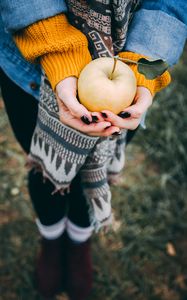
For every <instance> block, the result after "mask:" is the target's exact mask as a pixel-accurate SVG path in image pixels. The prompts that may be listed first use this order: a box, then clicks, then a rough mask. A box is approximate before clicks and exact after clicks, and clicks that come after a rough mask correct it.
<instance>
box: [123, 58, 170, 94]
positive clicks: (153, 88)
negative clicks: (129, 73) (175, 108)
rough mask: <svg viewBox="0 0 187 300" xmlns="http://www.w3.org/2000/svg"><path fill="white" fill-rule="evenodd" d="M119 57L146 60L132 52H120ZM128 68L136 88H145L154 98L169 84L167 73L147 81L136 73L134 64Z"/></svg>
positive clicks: (136, 68)
mask: <svg viewBox="0 0 187 300" xmlns="http://www.w3.org/2000/svg"><path fill="white" fill-rule="evenodd" d="M119 57H121V58H126V59H131V60H134V61H138V60H139V59H140V58H148V57H147V56H145V55H141V54H137V53H134V52H121V53H119ZM128 66H129V67H130V68H131V69H132V70H133V72H134V73H135V76H136V79H137V86H144V87H146V88H147V89H148V90H149V91H150V92H151V94H152V95H153V96H154V95H155V94H156V93H157V92H159V91H160V90H161V89H163V88H165V87H166V86H167V85H169V84H170V82H171V76H170V73H169V72H168V71H165V72H164V73H163V74H162V75H161V76H158V77H157V78H155V79H147V78H146V77H145V76H144V75H143V74H141V73H139V72H138V67H137V65H136V64H133V63H130V64H128Z"/></svg>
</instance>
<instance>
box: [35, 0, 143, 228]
mask: <svg viewBox="0 0 187 300" xmlns="http://www.w3.org/2000/svg"><path fill="white" fill-rule="evenodd" d="M66 2H67V5H68V11H69V16H68V18H69V20H70V22H71V24H72V25H73V26H75V27H76V28H78V29H79V30H81V31H82V32H83V33H84V34H85V35H86V37H87V39H88V42H89V50H90V53H91V54H92V58H93V59H94V58H97V57H103V56H105V57H112V56H113V55H115V54H117V53H119V52H121V51H122V49H123V47H124V43H125V39H126V32H127V28H128V24H129V21H130V18H131V16H132V11H133V8H135V6H136V5H135V4H136V3H137V1H132V0H126V1H122V2H121V1H99V5H98V1H97V0H92V1H76V0H67V1H66ZM111 16H112V18H111ZM67 53H68V51H67ZM52 62H53V60H52V56H51V63H52ZM40 95H41V99H40V104H39V112H38V120H37V126H36V129H35V132H34V135H33V138H32V144H31V151H30V155H29V160H30V163H31V165H35V166H36V167H37V168H40V169H41V170H42V172H43V174H44V176H46V177H47V178H49V179H50V180H51V182H53V184H54V186H55V189H56V190H54V192H55V191H59V192H61V193H64V192H66V191H68V189H69V186H70V183H71V181H72V179H73V178H74V177H75V175H76V174H77V173H79V174H80V178H81V184H82V187H83V192H84V195H85V197H86V200H87V202H88V205H89V214H90V222H91V226H93V227H94V228H95V230H96V231H97V230H98V229H99V228H100V227H102V226H104V225H109V224H110V223H111V221H112V209H111V191H110V187H109V181H110V182H112V181H113V179H114V178H116V175H118V174H119V173H120V172H121V171H122V169H123V167H124V164H125V155H124V151H125V146H126V133H127V131H126V130H122V134H121V136H117V137H107V138H99V137H90V136H88V135H85V134H83V133H81V132H79V131H77V130H75V129H72V128H70V127H68V126H66V125H64V124H62V123H61V122H60V120H59V113H58V112H59V110H58V105H57V101H56V97H55V94H54V93H53V90H52V89H51V86H50V83H49V82H48V80H47V78H46V77H43V78H42V84H41V91H40ZM108 175H109V176H108ZM75 200H76V199H75Z"/></svg>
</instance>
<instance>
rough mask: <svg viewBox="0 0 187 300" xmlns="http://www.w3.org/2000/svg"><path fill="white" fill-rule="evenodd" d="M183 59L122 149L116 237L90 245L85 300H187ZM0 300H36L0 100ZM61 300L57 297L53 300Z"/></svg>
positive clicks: (20, 191) (16, 152)
mask: <svg viewBox="0 0 187 300" xmlns="http://www.w3.org/2000/svg"><path fill="white" fill-rule="evenodd" d="M186 61H187V54H185V53H184V55H183V58H182V59H181V61H180V62H179V63H178V65H177V66H176V67H175V68H174V69H173V71H172V77H173V82H172V84H171V85H170V86H169V87H168V88H167V89H165V90H164V91H163V92H161V93H159V95H157V97H156V99H155V100H154V104H153V106H152V108H151V109H150V111H149V113H148V116H147V121H146V124H147V129H146V130H139V132H138V133H137V135H136V137H135V138H134V140H133V142H132V143H131V144H130V145H129V147H128V149H127V155H126V157H127V162H126V167H125V169H124V172H123V180H122V181H121V183H120V185H119V186H118V187H115V188H113V189H112V192H113V209H114V214H115V222H114V226H113V231H111V232H109V233H108V234H106V235H104V234H102V233H100V234H99V235H97V236H94V239H93V260H94V288H93V292H92V295H91V296H90V298H89V300H187V238H186V236H187V235H186V234H187V203H186V200H187V184H186V182H187V155H186V150H187V65H185V63H186ZM0 132H1V135H0V300H18V299H19V300H40V299H41V298H40V296H39V295H38V293H37V292H36V290H35V288H34V283H33V271H34V263H35V256H36V253H37V251H38V248H39V235H38V232H37V230H36V226H35V224H34V212H33V210H32V206H31V203H30V200H29V196H28V193H27V188H26V181H27V177H26V170H25V168H24V161H25V159H24V156H23V153H22V151H21V149H20V148H19V146H18V145H17V143H16V141H15V139H14V137H13V135H12V133H11V129H10V128H9V125H8V121H7V117H6V114H5V111H4V108H3V104H2V101H0ZM62 299H66V296H65V295H59V296H58V300H62Z"/></svg>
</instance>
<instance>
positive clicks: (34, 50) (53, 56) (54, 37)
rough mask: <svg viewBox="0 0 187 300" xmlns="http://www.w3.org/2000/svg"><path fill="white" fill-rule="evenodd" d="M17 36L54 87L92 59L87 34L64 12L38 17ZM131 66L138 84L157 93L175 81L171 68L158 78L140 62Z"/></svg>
mask: <svg viewBox="0 0 187 300" xmlns="http://www.w3.org/2000/svg"><path fill="white" fill-rule="evenodd" d="M14 39H15V42H16V44H17V46H18V48H19V49H20V51H21V52H22V54H23V56H24V57H25V58H26V59H27V60H29V61H32V62H34V61H36V59H40V63H41V65H42V67H43V69H44V71H45V72H46V75H47V77H48V79H49V81H50V83H51V86H52V88H53V89H55V87H56V85H57V83H58V82H60V81H61V80H63V79H64V78H66V77H69V76H75V77H79V74H80V72H81V70H82V69H83V68H84V66H85V65H87V64H88V63H89V62H90V61H91V55H90V53H89V50H88V41H87V38H86V36H85V35H84V34H83V33H81V32H80V31H79V30H78V29H76V28H75V27H73V26H71V25H70V24H69V22H68V20H67V17H66V16H65V15H64V14H60V15H57V16H54V17H51V18H48V19H44V20H41V21H38V22H36V23H34V24H32V25H30V26H28V27H26V28H25V29H23V30H21V31H19V32H17V33H16V34H15V36H14ZM119 56H120V57H122V58H128V59H132V60H135V61H137V60H138V59H139V58H141V57H145V56H143V55H140V54H136V53H132V52H121V53H120V54H119ZM130 67H131V68H132V70H133V71H134V73H135V75H136V78H137V85H138V86H144V87H146V88H148V89H149V90H150V92H151V93H152V94H153V95H154V94H155V93H156V92H158V91H159V90H160V89H162V88H164V87H166V86H167V85H168V84H169V83H170V81H171V78H170V74H169V72H168V71H166V72H165V73H164V74H163V75H161V76H160V77H158V78H156V79H154V80H147V79H146V78H145V77H144V75H142V74H140V73H138V71H137V65H134V64H130Z"/></svg>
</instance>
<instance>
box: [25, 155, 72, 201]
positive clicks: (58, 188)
mask: <svg viewBox="0 0 187 300" xmlns="http://www.w3.org/2000/svg"><path fill="white" fill-rule="evenodd" d="M25 166H26V168H27V169H28V170H34V171H35V173H37V172H40V173H42V175H43V182H44V183H45V180H46V179H48V180H49V181H50V182H51V183H52V184H53V185H54V190H53V192H52V193H51V195H54V194H56V193H60V194H61V195H62V196H63V195H65V194H68V193H69V192H70V183H68V184H65V183H63V184H58V183H57V182H56V181H54V180H53V179H52V178H51V176H49V174H48V173H47V172H46V171H45V169H44V166H43V164H42V163H41V162H39V161H38V160H36V159H34V158H33V156H32V155H30V154H29V155H28V156H27V161H26V164H25Z"/></svg>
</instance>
